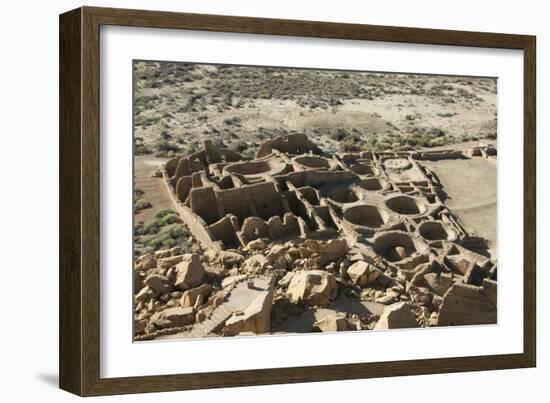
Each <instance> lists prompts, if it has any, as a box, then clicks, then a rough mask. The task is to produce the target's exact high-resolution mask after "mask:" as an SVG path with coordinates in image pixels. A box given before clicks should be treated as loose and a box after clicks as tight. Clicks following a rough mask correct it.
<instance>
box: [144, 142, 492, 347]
mask: <svg viewBox="0 0 550 403" xmlns="http://www.w3.org/2000/svg"><path fill="white" fill-rule="evenodd" d="M448 158H488V159H496V150H495V149H494V148H492V147H491V146H480V147H475V148H473V149H470V150H467V151H465V152H463V151H457V150H438V151H407V152H377V153H375V152H370V151H364V152H355V153H337V154H327V153H325V152H323V151H322V150H321V149H320V148H319V147H318V146H316V145H315V144H314V143H313V142H311V141H310V140H309V139H308V138H307V137H306V136H305V135H302V134H295V135H289V136H288V137H285V138H282V137H281V138H277V139H273V140H269V141H267V142H265V143H264V144H262V145H261V146H260V148H259V150H258V152H257V155H256V157H255V158H254V159H250V158H244V157H242V156H241V155H240V154H238V153H236V152H234V151H230V150H227V149H221V148H219V147H216V146H215V145H213V144H212V143H211V142H209V141H205V142H204V149H203V150H201V151H199V152H197V153H194V154H191V155H189V156H186V157H182V158H175V159H171V160H169V161H168V162H167V163H166V164H165V166H164V168H163V169H162V171H161V172H158V173H157V176H159V177H161V178H162V180H163V181H164V182H165V184H166V189H167V192H168V193H169V195H170V197H171V199H172V201H173V204H174V208H175V210H176V211H177V212H178V213H179V215H180V216H181V219H182V220H183V222H184V223H185V224H186V225H187V226H188V227H189V229H190V231H191V233H192V234H193V237H194V239H195V240H196V241H197V242H198V243H199V244H200V246H201V248H202V251H203V253H202V254H182V253H181V248H179V247H176V248H173V249H170V250H163V251H157V252H155V253H150V254H147V255H143V256H140V257H139V258H138V259H137V260H136V264H135V274H136V275H135V289H136V294H135V329H134V333H135V338H136V340H148V339H155V338H186V337H187V338H195V337H206V336H215V335H223V336H234V335H249V334H263V333H272V334H277V333H287V332H311V331H344V330H367V329H389V328H403V327H407V328H408V327H425V326H449V325H472V324H491V323H496V318H497V316H496V295H497V294H496V290H497V282H496V280H497V266H496V261H494V260H492V259H491V258H490V255H489V254H488V253H486V251H485V243H484V240H483V239H480V238H476V237H472V236H470V235H469V234H468V233H467V232H466V231H465V229H464V228H463V226H462V225H461V223H460V222H459V220H458V219H457V218H456V217H455V216H454V215H453V213H452V212H451V211H450V210H449V209H448V208H447V207H446V206H445V204H444V202H443V201H442V199H441V195H442V185H441V183H440V182H439V180H438V178H437V176H436V175H435V174H434V173H433V172H431V171H430V170H429V169H427V168H426V167H424V166H423V165H422V161H423V160H440V159H448Z"/></svg>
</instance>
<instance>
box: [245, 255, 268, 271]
mask: <svg viewBox="0 0 550 403" xmlns="http://www.w3.org/2000/svg"><path fill="white" fill-rule="evenodd" d="M268 264H269V260H268V259H267V258H266V257H265V256H264V255H261V254H256V255H253V256H251V257H249V258H248V259H246V261H245V262H244V267H245V268H246V271H247V272H248V273H256V272H262V271H263V270H264V269H265V268H266V266H267V265H268Z"/></svg>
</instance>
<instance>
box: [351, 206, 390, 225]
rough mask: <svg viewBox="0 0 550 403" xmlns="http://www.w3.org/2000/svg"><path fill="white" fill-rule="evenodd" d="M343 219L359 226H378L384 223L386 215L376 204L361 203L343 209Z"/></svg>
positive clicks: (386, 219) (386, 218)
mask: <svg viewBox="0 0 550 403" xmlns="http://www.w3.org/2000/svg"><path fill="white" fill-rule="evenodd" d="M344 220H346V221H347V222H349V223H351V224H354V225H358V226H361V227H368V228H379V227H382V226H383V225H384V224H386V222H387V221H388V215H387V214H386V212H385V211H383V210H381V209H379V208H378V207H376V206H367V205H365V204H361V205H358V206H353V207H350V208H348V209H347V210H346V211H344Z"/></svg>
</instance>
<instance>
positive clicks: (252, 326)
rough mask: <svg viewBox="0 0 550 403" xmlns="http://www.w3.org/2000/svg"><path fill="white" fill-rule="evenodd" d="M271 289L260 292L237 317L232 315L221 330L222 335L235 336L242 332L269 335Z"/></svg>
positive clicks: (271, 302)
mask: <svg viewBox="0 0 550 403" xmlns="http://www.w3.org/2000/svg"><path fill="white" fill-rule="evenodd" d="M273 291H274V289H273V287H272V286H271V287H270V288H269V289H267V290H265V291H262V292H261V293H259V294H258V296H257V297H256V298H254V300H253V301H252V303H251V304H250V305H248V307H247V308H246V309H245V310H244V311H243V312H242V313H240V314H239V315H235V314H233V315H232V316H231V317H230V318H229V319H228V320H227V321H226V322H225V327H224V329H223V333H224V335H227V336H235V335H237V334H240V333H243V332H252V333H255V334H261V333H269V332H270V330H271V307H272V304H273Z"/></svg>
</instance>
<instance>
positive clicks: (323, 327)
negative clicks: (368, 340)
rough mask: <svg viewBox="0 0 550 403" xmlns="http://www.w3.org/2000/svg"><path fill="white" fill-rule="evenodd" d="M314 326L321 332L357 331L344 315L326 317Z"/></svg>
mask: <svg viewBox="0 0 550 403" xmlns="http://www.w3.org/2000/svg"><path fill="white" fill-rule="evenodd" d="M314 326H315V327H316V328H318V329H319V330H320V331H321V332H344V331H346V330H356V328H355V327H354V326H353V325H352V324H351V323H350V322H349V321H348V320H347V319H346V316H345V315H344V314H335V315H328V316H325V317H324V318H323V319H321V320H319V321H317V322H315V325H314Z"/></svg>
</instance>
